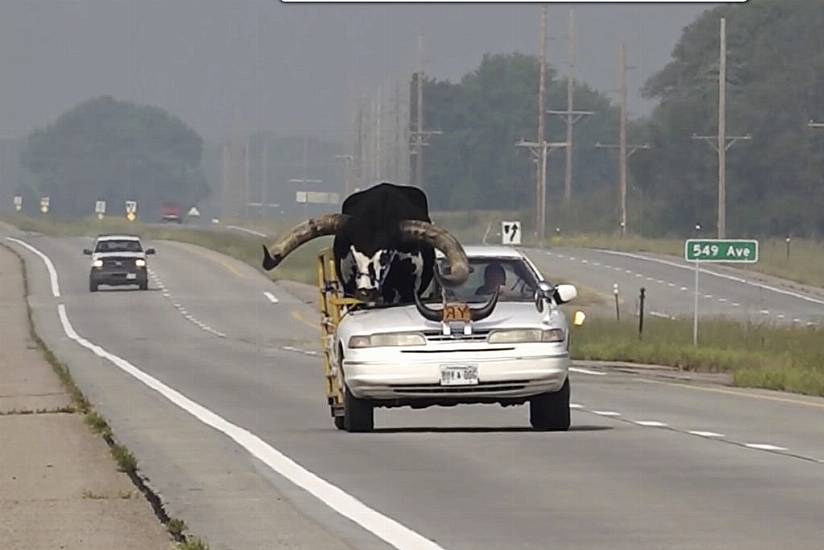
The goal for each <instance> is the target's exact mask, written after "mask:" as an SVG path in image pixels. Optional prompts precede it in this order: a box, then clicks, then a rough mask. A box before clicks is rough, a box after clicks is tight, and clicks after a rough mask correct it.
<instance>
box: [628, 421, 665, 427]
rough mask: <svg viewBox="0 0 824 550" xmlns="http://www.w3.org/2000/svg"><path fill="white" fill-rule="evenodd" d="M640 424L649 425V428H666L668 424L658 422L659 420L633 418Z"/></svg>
mask: <svg viewBox="0 0 824 550" xmlns="http://www.w3.org/2000/svg"><path fill="white" fill-rule="evenodd" d="M633 422H635V423H636V424H638V425H639V426H647V427H649V428H666V427H667V424H666V423H664V422H658V421H657V420H633Z"/></svg>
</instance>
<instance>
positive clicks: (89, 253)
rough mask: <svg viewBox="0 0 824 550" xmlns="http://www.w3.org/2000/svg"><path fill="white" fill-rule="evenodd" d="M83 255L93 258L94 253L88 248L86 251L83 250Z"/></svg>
mask: <svg viewBox="0 0 824 550" xmlns="http://www.w3.org/2000/svg"><path fill="white" fill-rule="evenodd" d="M83 254H85V255H86V256H91V255H92V251H91V250H89V249H88V248H84V249H83Z"/></svg>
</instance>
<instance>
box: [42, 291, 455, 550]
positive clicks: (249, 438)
mask: <svg viewBox="0 0 824 550" xmlns="http://www.w3.org/2000/svg"><path fill="white" fill-rule="evenodd" d="M57 307H58V310H57V311H58V315H59V316H60V322H61V323H62V325H63V331H64V332H65V333H66V336H68V337H69V338H71V339H72V340H74V341H75V342H77V343H78V344H80V345H81V346H83V347H84V348H86V349H88V350H89V351H91V352H92V353H94V354H95V355H97V356H98V357H102V358H104V359H107V360H108V361H110V362H111V363H112V364H114V365H115V366H116V367H118V368H119V369H120V370H122V371H123V372H125V373H127V374H129V375H131V376H132V377H134V378H136V379H137V380H139V381H140V382H142V383H143V384H145V385H146V386H148V387H149V388H151V389H153V390H155V391H156V392H157V393H159V394H160V395H162V396H163V397H165V398H166V399H168V400H169V401H171V402H172V403H174V404H175V405H177V406H178V407H180V408H181V409H183V410H184V411H186V412H187V413H189V414H191V415H192V416H194V417H195V418H197V419H198V420H200V421H201V422H203V423H204V424H206V425H207V426H211V427H212V428H214V429H216V430H218V431H219V432H222V433H223V434H225V435H226V436H228V437H229V438H230V439H232V440H233V441H235V443H237V444H238V445H240V446H241V447H243V448H244V449H246V450H247V451H248V452H249V453H250V454H251V455H252V456H254V457H255V458H257V459H258V460H260V461H261V462H263V463H264V464H266V465H267V466H268V467H269V468H270V469H272V470H273V471H275V472H276V473H278V474H280V475H281V476H283V477H285V478H286V479H288V480H289V481H291V482H292V483H294V484H295V485H297V486H298V487H300V488H301V489H303V490H304V491H306V492H308V493H309V494H311V495H313V496H315V497H316V498H317V499H318V500H320V501H321V502H323V503H324V504H326V505H327V506H329V507H330V508H332V509H333V510H335V511H336V512H338V513H339V514H341V515H342V516H344V517H346V518H349V519H350V520H352V521H354V522H355V523H357V524H358V525H360V526H361V527H363V528H364V529H366V530H367V531H370V532H371V533H373V534H374V535H375V536H377V537H378V538H380V539H382V540H384V541H385V542H387V543H388V544H390V545H392V546H394V547H395V548H399V549H410V550H413V549H418V548H421V549H428V550H443V549H442V547H441V546H439V545H437V544H435V543H434V542H432V541H431V540H429V539H427V538H425V537H423V536H421V535H419V534H418V533H416V532H415V531H412V530H411V529H409V528H408V527H406V526H404V525H402V524H400V523H398V522H397V521H395V520H393V519H392V518H390V517H388V516H385V515H383V514H381V513H380V512H378V511H377V510H375V509H373V508H370V507H369V506H367V505H366V504H364V503H363V502H361V501H359V500H358V499H356V498H355V497H353V496H352V495H350V494H348V493H346V492H344V491H343V490H342V489H340V488H339V487H337V486H335V485H332V484H331V483H329V482H328V481H326V480H324V479H322V478H320V477H318V476H317V475H316V474H314V473H312V472H310V471H309V470H307V469H306V468H304V467H303V466H301V465H300V464H298V463H297V462H295V461H294V460H292V459H291V458H289V457H288V456H286V455H285V454H283V453H281V452H280V451H278V450H277V449H275V448H274V447H272V446H271V445H269V444H268V443H266V442H265V441H263V440H262V439H261V438H260V437H258V436H256V435H255V434H253V433H252V432H250V431H248V430H246V429H244V428H241V427H240V426H237V425H235V424H232V423H231V422H229V421H227V420H226V419H224V418H223V417H221V416H219V415H218V414H216V413H214V412H212V411H211V410H209V409H207V408H206V407H204V406H203V405H201V404H199V403H196V402H195V401H192V400H191V399H189V398H188V397H186V396H185V395H183V394H182V393H180V392H178V391H177V390H175V389H174V388H171V387H169V386H167V385H166V384H164V383H163V382H161V381H160V380H158V379H157V378H155V377H153V376H150V375H148V374H146V373H145V372H143V371H142V370H140V369H138V368H137V367H135V366H134V365H132V364H131V363H129V362H128V361H126V360H125V359H122V358H121V357H118V356H117V355H114V354H112V353H109V352H108V351H106V350H105V349H103V348H102V347H100V346H98V345H97V344H94V343H92V342H90V341H89V340H87V339H85V338H83V337H82V336H80V335H78V334H77V332H75V330H74V327H72V324H71V322H70V321H69V317H68V315H67V313H66V306H65V305H63V304H59V305H58V306H57Z"/></svg>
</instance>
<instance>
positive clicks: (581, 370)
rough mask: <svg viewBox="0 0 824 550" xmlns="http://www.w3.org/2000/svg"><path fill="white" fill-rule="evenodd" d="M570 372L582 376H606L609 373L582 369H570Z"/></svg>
mask: <svg viewBox="0 0 824 550" xmlns="http://www.w3.org/2000/svg"><path fill="white" fill-rule="evenodd" d="M569 371H570V372H577V373H580V374H591V375H593V376H606V375H607V373H605V372H598V371H594V370H588V369H582V368H580V367H569Z"/></svg>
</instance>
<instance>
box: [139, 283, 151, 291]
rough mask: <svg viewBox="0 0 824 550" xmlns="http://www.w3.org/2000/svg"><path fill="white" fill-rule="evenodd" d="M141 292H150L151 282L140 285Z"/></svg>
mask: <svg viewBox="0 0 824 550" xmlns="http://www.w3.org/2000/svg"><path fill="white" fill-rule="evenodd" d="M140 290H149V281H143V282H142V283H140Z"/></svg>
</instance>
